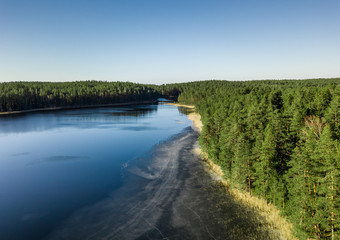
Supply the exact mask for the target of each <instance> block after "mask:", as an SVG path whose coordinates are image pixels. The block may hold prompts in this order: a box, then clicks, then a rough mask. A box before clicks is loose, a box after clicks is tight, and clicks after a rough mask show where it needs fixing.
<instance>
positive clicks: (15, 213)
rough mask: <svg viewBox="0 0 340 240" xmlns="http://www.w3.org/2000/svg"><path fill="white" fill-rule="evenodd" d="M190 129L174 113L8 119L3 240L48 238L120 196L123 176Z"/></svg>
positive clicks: (147, 109) (1, 180) (0, 222)
mask: <svg viewBox="0 0 340 240" xmlns="http://www.w3.org/2000/svg"><path fill="white" fill-rule="evenodd" d="M190 124H191V123H190V121H189V120H188V119H187V117H186V116H185V115H183V114H181V113H180V112H179V111H178V109H177V107H174V106H169V105H137V106H128V107H115V108H95V109H93V108H92V109H78V110H62V111H54V112H44V113H30V114H27V115H12V116H5V117H1V118H0V239H40V238H43V237H45V236H47V235H48V234H49V233H50V232H51V231H52V230H53V229H54V228H56V227H58V226H59V224H60V223H61V222H62V221H63V220H64V219H66V218H67V217H69V216H70V215H71V214H72V213H73V212H75V211H76V210H78V209H81V208H82V207H84V206H87V205H91V204H94V203H96V202H98V201H100V200H102V199H104V198H106V197H107V196H108V195H109V194H112V192H114V191H115V190H116V189H118V188H120V187H121V186H122V185H123V183H124V174H125V173H124V168H126V167H128V166H129V167H131V166H133V165H134V164H135V163H136V162H138V161H139V160H138V159H139V158H142V157H144V156H145V155H146V154H147V153H148V152H149V151H150V150H151V149H152V148H153V147H154V146H155V145H157V144H159V143H160V141H164V140H167V139H168V138H170V137H171V136H173V135H175V134H178V133H180V132H181V131H182V130H183V129H185V128H186V127H188V126H190Z"/></svg>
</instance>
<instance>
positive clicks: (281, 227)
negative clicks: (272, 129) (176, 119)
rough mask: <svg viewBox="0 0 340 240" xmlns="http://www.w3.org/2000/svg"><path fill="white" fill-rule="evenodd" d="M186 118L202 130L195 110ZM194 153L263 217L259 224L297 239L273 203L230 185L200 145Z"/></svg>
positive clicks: (290, 225) (231, 191)
mask: <svg viewBox="0 0 340 240" xmlns="http://www.w3.org/2000/svg"><path fill="white" fill-rule="evenodd" d="M169 104H170V105H174V106H178V107H186V108H190V109H195V106H193V105H185V104H178V103H176V104H173V103H169ZM188 119H189V120H191V121H192V122H193V124H194V126H195V128H196V129H197V131H198V132H199V133H201V131H202V127H203V124H202V122H201V116H200V114H199V113H197V112H192V113H189V114H188ZM194 151H195V153H196V154H198V155H200V156H201V159H202V160H203V161H204V163H205V165H206V166H207V169H208V170H210V172H211V173H212V176H213V178H214V179H216V181H217V182H218V183H219V184H221V186H224V187H225V189H226V191H227V192H228V193H229V194H230V195H231V196H232V197H233V198H234V199H235V200H236V201H238V202H240V203H242V204H244V205H245V206H247V207H248V208H250V209H252V210H254V211H255V212H256V213H257V214H259V215H260V216H262V217H263V219H264V221H265V222H261V223H259V224H264V225H266V226H267V227H268V230H269V231H271V232H273V233H274V234H275V233H276V234H279V235H280V236H281V239H287V240H290V239H292V240H297V238H296V237H294V235H293V234H292V228H293V225H292V224H291V223H289V222H287V220H286V219H285V218H284V217H282V216H281V215H280V212H279V210H278V209H277V207H275V206H274V205H272V204H270V203H267V201H266V200H264V199H260V198H258V197H256V196H252V195H251V194H250V193H248V192H243V191H240V190H238V189H234V188H231V187H230V184H229V181H228V179H226V178H225V177H224V173H223V171H222V169H221V167H220V166H218V165H216V164H215V163H213V162H212V161H211V160H210V159H208V156H207V154H206V153H205V152H202V150H201V148H200V146H198V145H197V147H196V148H195V149H194Z"/></svg>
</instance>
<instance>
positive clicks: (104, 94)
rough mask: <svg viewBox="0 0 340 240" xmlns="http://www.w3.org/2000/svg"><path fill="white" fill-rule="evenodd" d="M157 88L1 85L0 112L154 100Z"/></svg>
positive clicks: (97, 84)
mask: <svg viewBox="0 0 340 240" xmlns="http://www.w3.org/2000/svg"><path fill="white" fill-rule="evenodd" d="M160 96H161V94H160V93H159V90H158V89H156V86H152V85H142V84H135V83H129V82H100V81H83V82H59V83H57V82H9V83H0V112H11V111H20V110H28V109H35V108H51V107H63V106H75V105H76V106H82V105H95V104H112V103H121V102H128V101H143V100H153V99H155V98H157V97H160Z"/></svg>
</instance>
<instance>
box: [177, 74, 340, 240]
mask: <svg viewBox="0 0 340 240" xmlns="http://www.w3.org/2000/svg"><path fill="white" fill-rule="evenodd" d="M173 87H175V88H178V89H179V92H180V94H179V97H178V101H180V102H182V103H187V104H194V105H195V106H196V109H197V110H198V112H199V113H200V115H201V119H202V122H203V129H202V133H201V136H200V140H199V141H200V145H201V147H202V149H203V150H204V151H205V152H206V153H207V154H208V157H209V158H210V159H211V160H212V161H213V162H214V163H216V164H218V165H219V166H221V167H222V169H223V172H224V174H225V176H226V178H228V179H229V181H230V183H231V186H232V187H235V188H238V189H241V190H243V191H248V192H250V193H251V194H254V195H256V196H259V197H261V198H264V199H266V200H267V201H268V202H271V203H272V204H275V205H276V206H277V207H278V208H279V209H280V210H281V213H282V214H284V215H286V216H287V217H288V219H289V220H290V221H291V222H292V223H294V225H295V234H296V236H297V237H298V238H301V239H307V238H313V239H314V238H315V239H333V240H334V239H338V237H339V234H340V231H339V207H340V199H339V196H340V195H339V191H340V171H339V170H340V79H312V80H303V81H302V80H299V81H292V80H289V81H288V80H287V81H248V82H228V81H202V82H192V83H187V84H182V85H181V86H178V85H174V86H173Z"/></svg>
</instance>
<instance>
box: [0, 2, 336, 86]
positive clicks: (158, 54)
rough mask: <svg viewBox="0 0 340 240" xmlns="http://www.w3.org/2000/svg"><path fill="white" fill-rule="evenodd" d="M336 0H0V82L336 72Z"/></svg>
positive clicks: (327, 74) (222, 77) (181, 79)
mask: <svg viewBox="0 0 340 240" xmlns="http://www.w3.org/2000/svg"><path fill="white" fill-rule="evenodd" d="M339 13H340V1H339V0H293V1H291V0H266V1H265V0H248V1H247V0H234V1H232V0H230V1H229V0H224V1H222V0H93V1H90V0H88V1H85V0H0V82H6V81H76V80H77V81H79V80H107V81H130V82H139V83H153V84H163V83H174V82H188V81H196V80H210V79H220V80H252V79H304V78H329V77H340V14H339Z"/></svg>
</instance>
